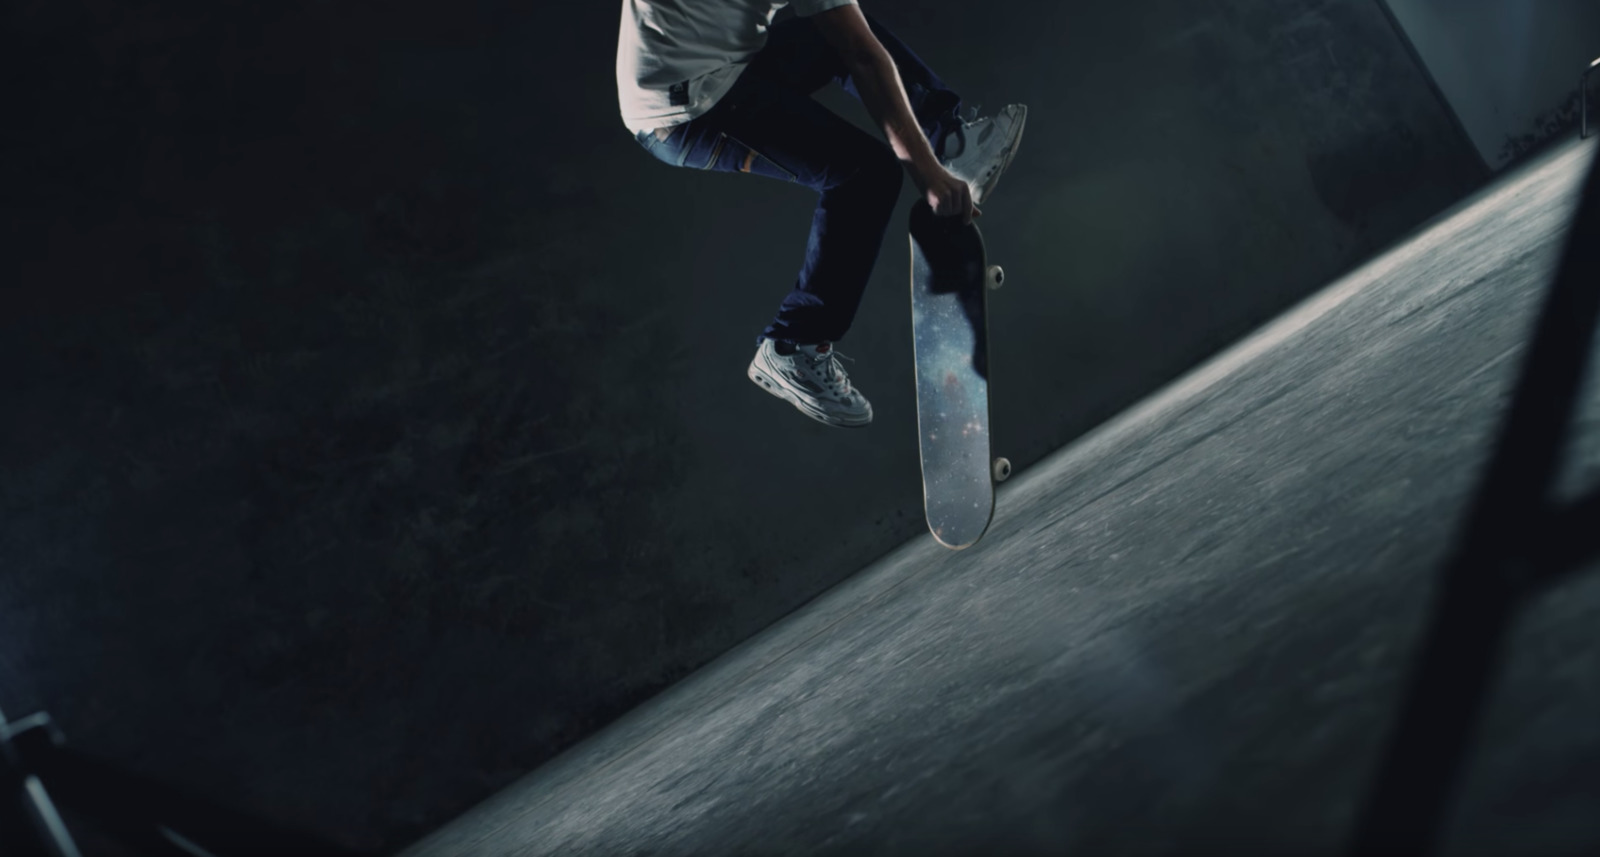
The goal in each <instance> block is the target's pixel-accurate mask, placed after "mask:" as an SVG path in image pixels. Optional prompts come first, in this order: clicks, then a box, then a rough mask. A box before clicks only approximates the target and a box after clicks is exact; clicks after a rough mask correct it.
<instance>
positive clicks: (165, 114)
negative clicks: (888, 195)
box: [0, 0, 1480, 847]
mask: <svg viewBox="0 0 1600 857" xmlns="http://www.w3.org/2000/svg"><path fill="white" fill-rule="evenodd" d="M870 8H871V9H872V11H873V12H874V13H875V14H877V15H878V16H879V17H881V18H882V19H883V20H884V21H885V22H887V23H888V24H889V25H890V26H891V27H892V28H894V29H896V30H897V31H898V32H900V33H901V34H902V35H903V36H904V37H906V38H907V39H908V40H909V41H910V42H911V43H912V44H913V45H914V46H915V47H916V49H917V50H918V51H919V52H922V53H924V54H925V55H926V57H927V58H928V59H930V60H931V61H932V62H933V63H934V64H935V65H936V66H937V67H938V68H939V69H940V71H941V72H942V73H943V74H945V75H946V76H947V77H949V78H950V79H951V80H952V81H955V82H956V83H957V85H958V86H959V87H960V88H961V89H962V91H963V92H964V93H966V95H967V96H968V98H969V100H970V101H975V102H979V103H983V104H986V105H990V106H998V105H999V104H1002V103H1004V102H1007V101H1021V102H1025V103H1027V104H1029V105H1030V107H1031V108H1032V113H1031V115H1030V121H1029V129H1028V137H1027V140H1026V142H1025V144H1024V150H1023V153H1022V155H1021V156H1020V158H1019V160H1018V161H1017V163H1016V165H1015V167H1014V170H1015V172H1014V174H1013V175H1012V176H1011V177H1009V178H1008V179H1007V180H1006V182H1005V183H1003V184H1002V186H1001V189H1000V191H999V193H998V194H997V196H996V197H995V199H994V201H993V203H992V204H991V205H989V206H988V207H987V213H986V216H985V218H984V228H985V231H986V234H987V237H988V239H989V242H990V245H991V251H992V253H993V254H994V257H995V260H996V261H998V262H1000V263H1002V264H1004V265H1005V266H1006V267H1007V270H1008V272H1009V274H1010V281H1009V284H1008V286H1007V288H1006V289H1005V290H1004V291H1003V292H1002V293H1000V294H999V295H998V296H997V298H996V300H995V302H994V320H993V324H994V329H995V331H996V335H995V353H994V366H995V367H996V380H995V393H994V395H995V406H994V425H995V436H996V438H997V440H998V448H997V451H998V452H999V453H1000V454H1004V455H1007V456H1009V457H1010V458H1011V459H1012V460H1013V461H1014V462H1015V463H1017V464H1018V465H1019V466H1021V467H1026V466H1027V465H1028V464H1030V463H1032V462H1034V461H1036V460H1038V459H1039V458H1040V457H1041V456H1043V455H1044V454H1046V453H1047V452H1048V451H1050V450H1052V449H1055V448H1056V447H1058V446H1060V445H1061V444H1062V443H1064V442H1066V441H1068V440H1070V439H1071V438H1073V437H1075V436H1077V435H1079V434H1080V433H1082V432H1083V431H1084V430H1086V429H1087V428H1089V427H1091V426H1093V425H1095V424H1097V423H1099V422H1100V421H1102V420H1103V419H1105V418H1106V417H1107V416H1109V415H1111V414H1113V413H1115V412H1116V411H1118V410H1119V409H1121V408H1122V407H1123V406H1124V405H1126V404H1127V403H1129V402H1131V401H1134V400H1135V399H1137V398H1138V397H1139V396H1141V395H1142V394H1143V393H1145V392H1146V391H1148V390H1150V389H1151V388H1153V387H1154V386H1156V385H1158V384H1159V383H1161V382H1163V381H1165V380H1167V379H1169V378H1171V377H1173V376H1174V375H1176V374H1177V373H1179V372H1180V371H1182V370H1183V369H1185V368H1186V367H1188V366H1190V365H1192V364H1193V363H1194V362H1195V361H1197V360H1199V359H1200V358H1202V357H1203V356H1205V355H1207V354H1209V353H1211V352H1213V351H1214V350H1216V349H1217V348H1218V347H1220V346H1222V345H1224V344H1225V343H1227V342H1230V341H1232V340H1233V339H1234V338H1236V337H1237V336H1238V335H1240V334H1241V333H1242V332H1244V331H1246V330H1248V329H1249V328H1251V327H1252V326H1253V325H1255V324H1257V323H1259V322H1261V321H1263V320H1265V319H1267V318H1270V317H1271V316H1272V315H1274V314H1275V313H1276V312H1278V311H1279V310H1280V309H1282V308H1283V307H1284V306H1286V305H1288V304H1289V303H1291V302H1292V301H1294V300H1296V299H1297V298H1299V297H1301V296H1303V295H1305V294H1306V293H1308V292H1309V291H1311V290H1312V289H1313V288H1315V287H1317V286H1319V285H1320V284H1322V283H1324V282H1326V281H1328V280H1329V279H1330V278H1332V277H1333V276H1335V275H1336V274H1338V273H1339V272H1340V271H1343V270H1345V269H1346V268H1348V267H1350V266H1351V265H1352V264H1353V263H1354V262H1356V261H1357V260H1359V259H1362V258H1365V257H1366V256H1367V255H1369V254H1370V253H1371V252H1372V251H1374V250H1375V249H1377V248H1379V247H1381V246H1382V245H1384V244H1385V243H1386V242H1388V241H1390V240H1392V239H1394V238H1396V237H1397V236H1399V235H1400V234H1402V233H1403V232H1405V231H1406V230H1407V229H1408V228H1410V227H1412V226H1413V225H1415V224H1417V223H1419V222H1420V221H1422V220H1424V219H1425V218H1426V217H1428V216H1429V215H1431V214H1433V213H1434V212H1437V211H1439V210H1440V209H1441V208H1443V207H1445V206H1446V205H1448V204H1449V203H1450V202H1452V201H1453V200H1455V199H1458V198H1459V197H1461V196H1462V195H1463V194H1464V193H1466V192H1467V191H1468V190H1469V189H1470V188H1472V187H1474V186H1475V184H1476V182H1477V181H1478V180H1479V178H1480V176H1479V175H1478V172H1477V170H1476V168H1475V167H1474V165H1473V158H1472V156H1471V152H1470V150H1469V149H1468V148H1467V144H1466V142H1465V141H1463V140H1461V139H1459V137H1458V135H1456V133H1455V132H1454V131H1453V130H1452V128H1451V125H1450V122H1449V121H1448V119H1447V116H1446V114H1445V112H1444V110H1443V108H1442V106H1441V105H1439V104H1437V103H1435V102H1434V101H1433V100H1431V96H1430V94H1429V90H1428V87H1427V86H1426V83H1425V81H1424V80H1423V78H1422V76H1421V74H1420V73H1419V72H1418V70H1417V69H1416V68H1415V67H1414V66H1413V64H1412V63H1411V61H1410V59H1409V58H1408V56H1407V55H1406V54H1405V52H1404V51H1403V49H1402V47H1401V44H1400V42H1399V41H1398V39H1397V37H1396V36H1395V34H1394V33H1393V32H1391V31H1390V30H1389V29H1388V28H1387V24H1386V22H1385V20H1384V18H1383V16H1382V14H1381V13H1380V11H1379V10H1378V9H1377V8H1376V7H1374V6H1372V5H1371V4H1370V3H1366V2H1355V0H1350V2H1315V3H1314V2H1309V1H1307V2H1298V1H1297V2H1282V3H1273V4H1261V3H1255V2H1251V0H1233V2H1212V3H1205V4H1195V3H1188V2H1177V0H1169V2H1163V3H1153V4H1152V3H1146V4H1139V5H1137V6H1127V7H1119V6H1114V5H1113V4H1100V3H1060V4H1057V3H1048V4H1047V3H1022V2H1018V3H1012V4H1006V3H991V4H982V5H977V4H965V3H955V2H953V1H952V2H939V3H931V2H924V3H917V4H910V3H891V2H882V3H874V4H872V6H871V7H870ZM8 14H9V15H10V19H9V21H8V28H7V29H8V32H10V33H13V34H15V36H16V46H15V49H14V50H11V51H8V52H6V53H5V54H4V58H3V59H0V62H4V63H5V69H4V70H5V72H6V74H7V77H8V79H10V80H13V81H15V82H17V83H20V84H21V85H20V86H19V87H16V88H15V90H16V91H17V92H18V93H19V94H18V96H17V100H16V101H14V102H13V103H11V104H10V105H8V121H7V124H6V131H7V136H6V137H5V142H6V146H7V150H8V151H7V153H6V155H7V156H6V157H4V158H0V179H3V181H4V184H5V186H6V187H7V188H8V192H7V194H6V196H5V198H4V201H3V205H4V209H3V211H0V217H3V218H4V220H3V223H0V235H3V240H4V241H6V242H7V246H6V258H7V261H8V274H7V276H6V277H5V278H4V292H3V294H0V301H3V305H0V306H3V311H0V393H3V396H4V399H3V403H0V412H3V414H4V416H5V420H4V422H3V424H0V425H3V428H0V504H3V507H0V517H3V520H4V524H0V565H3V566H4V568H5V569H6V572H5V575H4V577H0V628H4V629H5V631H4V633H5V637H4V640H3V643H0V706H3V707H4V708H5V710H6V711H7V712H8V713H12V714H16V715H20V714H24V713H26V712H27V711H29V710H31V709H33V708H35V707H46V708H48V709H49V710H50V711H51V712H52V713H53V714H54V715H56V716H57V717H58V719H59V720H60V722H61V723H62V725H63V727H64V728H65V729H66V732H67V734H68V736H69V738H71V739H72V740H73V741H74V742H75V743H76V744H78V745H79V746H82V747H84V748H85V749H88V750H90V751H93V752H97V753H101V754H103V755H106V756H108V757H111V758H114V759H116V760H119V761H122V762H124V763H126V764H128V765H130V766H132V767H134V768H136V769H138V770H141V771H145V772H148V773H150V774H153V775H156V776H160V777H164V778H168V779H172V780H174V781H177V782H180V783H183V784H188V785H192V786H195V787H197V788H201V789H204V790H205V791H207V792H208V793H210V794H213V795H215V796H217V797H218V798H220V799H223V800H227V801H230V802H233V803H237V804H240V805H243V806H245V807H248V808H251V809H254V810H257V811H259V812H261V813H264V814H268V815H271V816H274V817H277V818H281V819H283V820H285V821H289V822H292V823H295V824H300V825H303V826H306V827H309V828H312V829H315V830H318V831H321V832H324V833H327V834H330V835H334V836H337V837H339V838H341V839H342V840H344V841H347V842H350V843H352V844H358V845H365V846H373V847H377V846H391V845H395V844H398V843H401V842H404V841H408V840H410V839H413V838H415V837H417V836H419V835H420V834H421V833H422V832H424V831H426V830H428V829H430V828H432V827H434V826H436V825H438V824H439V823H441V822H443V821H444V820H445V819H447V818H450V817H452V816H453V815H454V814H456V813H457V812H459V811H460V810H462V809H463V808H465V807H467V806H468V805H470V804H472V803H474V802H476V801H477V800H479V799H481V798H482V797H484V796H485V795H488V794H489V793H491V792H492V791H494V790H495V789H496V788H498V787H499V786H501V785H504V784H505V783H507V782H509V781H510V780H511V779H512V778H514V777H515V776H517V775H519V774H521V773H524V772H526V771H528V770H530V769H531V768H533V767H535V766H536V765H538V764H539V763H540V762H542V761H544V760H546V759H548V758H550V757H551V756H552V754H554V753H555V752H557V751H558V750H560V749H561V748H563V747H566V746H569V745H570V744H571V743H572V742H574V741H575V740H577V739H578V738H579V737H581V736H583V735H585V734H588V733H590V732H592V731H593V730H594V729H595V728H597V727H598V726H600V725H601V724H603V723H605V722H607V721H609V720H610V719H612V718H613V717H615V716H616V715H617V714H618V713H620V712H622V711H624V710H626V709H627V708H629V707H631V706H632V705H633V704H635V703H636V702H638V701H639V700H641V699H643V698H645V697H647V696H648V695H650V694H652V693H654V692H656V691H657V690H659V689H660V688H662V687H664V686H666V685H667V684H669V683H671V682H672V681H674V680H675V679H677V678H679V677H680V676H682V675H684V674H685V673H686V672H687V671H688V670H690V669H691V668H693V667H695V666H697V665H699V664H702V663H705V662H706V661H707V660H708V659H710V658H712V657H714V656H715V655H717V654H718V653H720V652H723V651H725V650H727V649H728V648H729V647H731V646H733V645H734V644H736V643H738V642H739V641H740V640H743V639H745V638H747V637H749V636H750V635H751V634H752V633H754V632H756V631H758V630H759V629H761V628H763V627H765V626H766V625H768V624H769V623H771V622H772V621H774V620H775V619H777V618H779V617H781V616H783V615H784V614H785V613H787V612H788V611H790V610H792V609H794V608H795V607H797V606H798V605H800V604H802V603H804V602H805V601H806V600H807V599H808V598H810V597H812V596H814V595H815V594H817V593H818V592H820V591H822V590H824V589H825V588H826V587H828V586H829V585H831V584H833V583H836V582H837V581H839V580H841V579H843V578H844V577H845V576H847V575H848V574H850V573H851V572H852V571H854V570H856V569H858V568H860V567H862V566H863V565H865V564H867V563H868V562H870V561H871V560H873V559H874V558H876V557H878V556H880V555H882V554H884V553H885V552H887V551H889V550H890V549H892V548H893V547H894V546H895V545H897V544H899V543H901V542H902V541H904V540H905V539H908V538H912V537H918V536H920V535H921V534H922V533H923V525H922V523H921V520H920V515H921V509H920V502H921V495H920V490H921V488H920V485H919V482H918V476H917V460H916V442H915V428H914V426H915V415H914V411H913V404H912V390H913V384H912V378H911V366H910V353H911V349H910V334H909V324H908V311H907V297H906V282H905V267H906V263H905V258H906V256H905V253H906V249H905V242H904V239H903V236H900V235H898V234H897V232H896V230H895V229H891V232H890V236H889V240H888V242H887V243H886V246H885V250H884V254H883V257H882V261H881V263H880V266H879V268H878V271H877V274H876V276H875V278H874V280H873V283H872V287H871V290H870V292H869V294H868V296H867V298H866V300H865V302H864V306H863V309H862V314H861V316H860V319H859V321H858V323H857V325H856V328H855V330H854V331H853V332H852V335H851V336H850V337H849V338H848V339H847V340H846V341H845V342H844V343H843V344H842V350H843V351H844V352H845V353H847V354H850V355H851V356H852V357H855V358H856V359H857V362H856V363H855V364H852V365H851V370H852V374H853V376H854V377H855V378H856V380H857V381H858V382H859V383H860V385H861V386H862V387H863V389H865V390H866V392H867V393H868V395H870V396H871V397H872V398H873V401H874V404H875V407H876V410H877V412H878V415H879V416H878V422H877V424H876V425H874V426H873V427H872V428H871V429H869V430H866V431H861V432H854V433H845V432H838V431H834V430H830V429H826V428H824V427H822V426H819V425H816V424H814V423H811V422H809V421H807V420H805V419H804V418H802V417H800V416H798V415H797V414H796V413H794V412H793V411H792V410H791V409H789V408H787V406H784V405H782V404H781V403H778V402H777V401H776V400H773V399H771V398H770V397H768V396H766V395H765V394H763V393H761V392H760V391H759V390H757V389H756V388H754V387H753V386H752V385H750V384H749V382H748V381H747V380H745V378H744V367H745V364H746V362H747V361H748V359H749V357H750V353H751V350H752V348H753V343H752V339H753V336H754V335H755V333H756V332H757V331H758V330H759V329H760V328H761V326H762V324H764V322H765V321H766V318H767V316H768V314H769V313H770V312H771V311H772V310H773V308H774V305H775V303H776V301H777V300H778V299H779V298H781V296H782V294H783V292H784V291H785V289H786V288H787V287H788V284H789V283H790V281H791V280H792V277H793V273H794V270H795V268H796V266H797V265H798V261H799V257H800V250H801V247H802V244H803V241H804V231H805V227H806V224H807V222H808V220H809V216H810V206H811V198H810V196H809V195H808V194H807V193H805V192H803V191H800V190H797V189H795V188H792V187H785V186H783V185H779V184H775V183H765V182H761V181H759V180H756V179H751V178H749V177H745V176H729V175H716V176H707V175H693V174H689V173H686V172H676V171H673V170H670V169H667V168H666V167H664V166H662V165H660V164H659V163H657V162H655V161H653V160H651V159H650V158H649V157H648V156H646V155H645V154H644V153H643V152H642V151H640V150H639V149H638V147H637V146H636V145H635V144H634V143H633V142H632V140H631V139H629V136H628V134H627V133H626V132H625V131H624V130H623V129H622V128H621V126H620V123H619V122H618V121H617V119H616V115H615V112H616V108H615V94H614V89H613V81H612V57H613V52H614V48H615V37H616V9H615V8H612V4H598V5H597V6H591V5H588V4H584V5H569V6H563V7H561V11H560V12H559V13H551V12H549V11H548V10H535V9H533V8H531V7H526V6H511V5H499V4H491V3H487V2H479V3H470V2H469V3H463V4H455V5H452V6H451V7H449V9H448V10H444V9H442V8H441V7H438V6H437V5H426V6H423V5H409V4H390V5H387V6H385V7H384V8H383V10H382V11H381V12H378V11H374V10H371V9H356V8H354V7H350V6H347V5H344V4H310V3H288V4H278V5H275V6H272V7H270V8H267V7H259V8H258V7H254V6H247V5H243V4H233V3H219V4H208V5H204V6H201V5H198V4H186V3H177V2H164V3H162V2H158V3H151V4H144V5H140V6H136V7H129V6H126V5H124V4H117V3H111V2H105V0H95V2H76V3H40V2H32V3H25V4H19V5H15V6H13V7H12V9H11V11H10V12H9V13H8ZM553 15H554V16H553ZM854 109H856V110H857V111H859V108H854ZM901 222H903V221H901Z"/></svg>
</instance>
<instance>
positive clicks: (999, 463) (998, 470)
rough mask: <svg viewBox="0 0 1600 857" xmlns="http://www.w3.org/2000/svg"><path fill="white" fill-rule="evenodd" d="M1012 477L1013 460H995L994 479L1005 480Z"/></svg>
mask: <svg viewBox="0 0 1600 857" xmlns="http://www.w3.org/2000/svg"><path fill="white" fill-rule="evenodd" d="M1010 477H1011V461H1010V459H1006V458H996V459H995V460H994V481H996V482H1004V481H1006V480H1007V479H1009V478H1010Z"/></svg>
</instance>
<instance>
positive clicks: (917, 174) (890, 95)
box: [811, 3, 981, 222]
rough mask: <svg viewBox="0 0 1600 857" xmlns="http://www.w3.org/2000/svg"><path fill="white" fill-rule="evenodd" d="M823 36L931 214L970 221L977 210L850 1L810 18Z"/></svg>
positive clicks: (862, 17) (892, 63) (964, 186)
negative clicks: (926, 132)
mask: <svg viewBox="0 0 1600 857" xmlns="http://www.w3.org/2000/svg"><path fill="white" fill-rule="evenodd" d="M811 19H812V20H813V21H815V22H816V25H817V28H818V29H819V30H821V31H822V34H823V37H824V38H826V39H827V40H828V43H829V44H831V45H833V48H834V50H836V51H838V52H839V56H840V58H841V59H842V60H843V61H844V64H845V66H846V68H848V69H849V70H850V76H851V77H852V78H853V79H854V80H855V84H856V91H857V92H858V93H859V94H860V95H861V104H862V106H864V107H866V108H867V114H868V115H870V116H871V117H872V119H873V121H874V122H876V123H877V124H878V127H879V128H881V129H883V135H884V136H885V137H886V138H888V140H889V145H890V146H892V147H893V148H894V153H895V155H896V156H897V157H899V158H900V161H901V163H903V164H905V165H906V169H908V170H909V171H910V172H911V178H912V180H913V181H915V182H916V183H917V187H918V189H920V190H921V191H922V192H923V194H924V195H925V196H926V197H927V199H928V204H929V205H931V206H933V210H934V213H935V214H940V215H948V216H958V217H961V218H962V220H963V221H966V222H971V220H972V218H973V217H974V216H976V215H978V214H980V213H981V212H979V211H978V210H977V207H976V206H974V205H973V204H972V192H971V189H970V188H968V187H967V183H966V182H964V181H962V180H960V179H958V178H956V177H955V176H953V175H951V174H950V172H949V170H946V169H945V168H944V167H943V166H942V165H941V164H940V163H939V159H938V158H937V157H936V156H935V155H934V153H933V147H932V146H930V145H929V144H928V138H927V137H925V136H923V133H922V128H921V127H919V126H918V125H917V119H916V116H915V115H913V114H912V112H911V101H910V99H909V98H907V97H906V89H905V85H904V84H903V83H901V82H900V71H899V69H897V68H895V65H894V59H893V58H892V57H890V56H889V52H888V51H887V50H885V49H884V47H883V44H882V43H880V42H879V41H878V37H877V36H874V35H873V34H872V29H871V28H870V27H869V26H867V19H866V17H865V16H864V15H862V14H861V8H860V7H859V6H857V5H855V4H854V3H852V4H850V5H847V6H839V7H836V8H833V9H829V10H827V11H825V12H819V13H817V14H816V15H813V16H811Z"/></svg>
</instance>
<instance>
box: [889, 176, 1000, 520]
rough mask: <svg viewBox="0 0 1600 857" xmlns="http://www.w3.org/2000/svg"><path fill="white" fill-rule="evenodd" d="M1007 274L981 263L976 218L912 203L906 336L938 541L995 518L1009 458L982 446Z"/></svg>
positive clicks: (925, 487) (925, 485) (926, 499)
mask: <svg viewBox="0 0 1600 857" xmlns="http://www.w3.org/2000/svg"><path fill="white" fill-rule="evenodd" d="M1004 281H1005V272H1004V271H1002V270H1001V269H1000V266H999V265H990V264H988V257H987V255H986V254H985V252H984V246H983V233H981V232H979V231H978V227H977V225H976V224H965V225H963V224H962V223H961V221H960V219H958V218H954V217H939V216H938V215H935V214H934V213H933V209H932V208H930V207H929V206H928V203H927V201H925V200H919V201H918V202H917V203H916V204H915V205H913V206H912V209H911V339H912V347H913V353H914V355H915V358H916V378H917V382H916V383H917V431H918V447H919V448H920V450H921V452H922V505H923V509H924V510H925V511H926V513H927V517H928V529H929V530H930V531H931V532H932V533H933V537H934V538H935V539H937V540H938V542H939V544H942V545H944V546H945V547H947V548H952V549H955V550H960V549H962V548H968V547H971V546H972V545H974V544H977V542H978V539H980V538H982V537H983V534H984V532H985V531H986V530H988V529H989V522H990V521H991V520H992V519H993V518H994V486H995V483H997V482H1003V481H1005V479H1006V478H1007V477H1008V476H1010V475H1011V462H1009V461H1007V460H1006V459H1004V458H993V459H991V457H990V455H991V452H990V447H989V291H990V290H991V289H997V288H999V287H1000V284H1001V283H1003V282H1004Z"/></svg>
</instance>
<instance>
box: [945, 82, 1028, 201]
mask: <svg viewBox="0 0 1600 857" xmlns="http://www.w3.org/2000/svg"><path fill="white" fill-rule="evenodd" d="M973 113H974V118H972V119H969V120H967V121H966V122H964V123H962V124H961V127H959V128H957V129H956V130H955V131H954V133H952V134H951V135H950V136H949V137H947V138H946V139H945V141H944V148H946V149H949V148H950V147H951V146H952V145H955V146H958V147H959V151H957V152H956V153H955V154H954V155H951V156H949V157H948V158H946V159H943V160H941V161H940V163H942V164H944V168H945V169H947V170H949V171H950V174H951V175H953V176H955V177H956V178H958V179H961V180H962V181H964V182H966V183H967V186H968V187H971V188H972V201H973V202H974V203H975V204H978V205H982V204H983V201H984V200H986V199H988V198H989V194H991V193H994V186H995V185H996V184H998V183H999V182H1000V174H1001V173H1003V172H1005V171H1006V167H1009V166H1011V159H1012V158H1013V157H1015V156H1016V154H1017V146H1018V145H1019V144H1021V142H1022V126H1023V125H1024V124H1025V123H1026V122H1027V120H1028V107H1027V105H1024V104H1009V105H1006V107H1004V108H1003V109H1001V111H1000V112H999V113H996V114H995V115H993V116H985V117H983V118H981V119H980V118H977V117H976V113H977V111H976V110H974V111H973Z"/></svg>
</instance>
